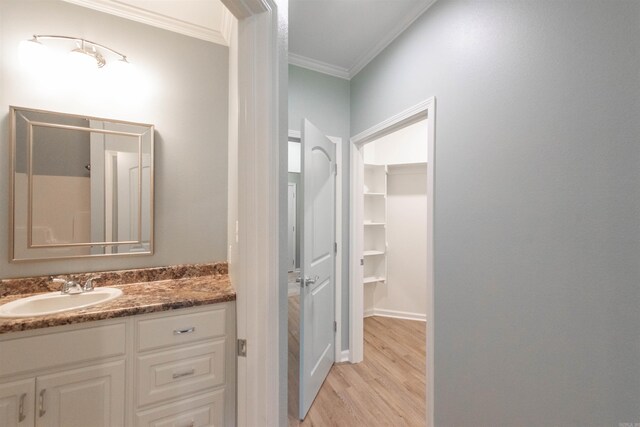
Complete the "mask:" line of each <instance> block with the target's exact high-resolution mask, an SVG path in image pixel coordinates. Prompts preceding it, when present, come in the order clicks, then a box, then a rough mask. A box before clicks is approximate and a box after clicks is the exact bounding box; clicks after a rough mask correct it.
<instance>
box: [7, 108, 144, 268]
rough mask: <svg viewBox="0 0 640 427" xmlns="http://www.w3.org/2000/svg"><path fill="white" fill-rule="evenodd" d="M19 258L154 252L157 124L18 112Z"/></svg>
mask: <svg viewBox="0 0 640 427" xmlns="http://www.w3.org/2000/svg"><path fill="white" fill-rule="evenodd" d="M11 126H12V127H11V130H12V138H11V139H12V153H13V162H12V172H11V176H12V180H13V185H12V191H13V194H12V196H13V197H12V202H13V203H12V206H11V212H10V214H11V218H12V224H13V227H12V231H13V240H12V248H11V251H10V252H11V253H12V256H11V259H12V260H13V261H20V260H29V259H50V258H69V257H83V256H104V255H121V254H151V253H152V252H153V132H154V129H153V126H152V125H145V124H138V123H129V122H122V121H116V120H107V119H100V118H94V117H86V116H75V115H70V114H62V113H54V112H47V111H40V110H32V109H25V108H16V107H11Z"/></svg>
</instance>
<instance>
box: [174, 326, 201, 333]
mask: <svg viewBox="0 0 640 427" xmlns="http://www.w3.org/2000/svg"><path fill="white" fill-rule="evenodd" d="M195 331H196V328H195V326H193V327H191V328H186V329H176V330H174V331H173V335H182V334H190V333H192V332H195Z"/></svg>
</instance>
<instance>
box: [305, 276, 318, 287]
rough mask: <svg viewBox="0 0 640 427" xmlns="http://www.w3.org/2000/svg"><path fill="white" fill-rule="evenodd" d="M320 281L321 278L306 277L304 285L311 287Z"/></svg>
mask: <svg viewBox="0 0 640 427" xmlns="http://www.w3.org/2000/svg"><path fill="white" fill-rule="evenodd" d="M318 279H320V276H315V277H314V278H313V279H312V278H310V277H307V276H305V277H304V280H303V281H302V282H303V283H304V285H305V286H309V285H313V284H315V283H316V282H317V281H318Z"/></svg>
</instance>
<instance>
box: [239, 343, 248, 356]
mask: <svg viewBox="0 0 640 427" xmlns="http://www.w3.org/2000/svg"><path fill="white" fill-rule="evenodd" d="M238 356H239V357H247V340H242V339H239V340H238Z"/></svg>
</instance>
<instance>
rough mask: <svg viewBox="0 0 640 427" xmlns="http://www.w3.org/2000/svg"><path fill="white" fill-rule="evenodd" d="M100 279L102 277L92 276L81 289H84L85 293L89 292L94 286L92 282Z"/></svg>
mask: <svg viewBox="0 0 640 427" xmlns="http://www.w3.org/2000/svg"><path fill="white" fill-rule="evenodd" d="M99 279H102V276H93V277H90V278H88V279H87V281H86V282H84V286H83V288H82V289H84V291H85V292H89V291H92V290H94V289H95V286H94V285H93V281H94V280H99Z"/></svg>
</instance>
